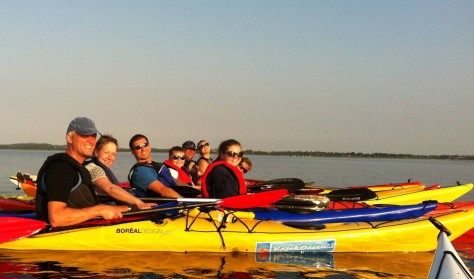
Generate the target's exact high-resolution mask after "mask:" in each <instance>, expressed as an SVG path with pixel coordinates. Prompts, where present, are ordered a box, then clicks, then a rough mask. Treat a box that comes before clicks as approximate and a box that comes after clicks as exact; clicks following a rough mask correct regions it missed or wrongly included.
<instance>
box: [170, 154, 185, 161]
mask: <svg viewBox="0 0 474 279" xmlns="http://www.w3.org/2000/svg"><path fill="white" fill-rule="evenodd" d="M171 158H173V160H178V159H181V160H183V161H184V159H185V157H184V156H178V155H174V156H173V157H171Z"/></svg>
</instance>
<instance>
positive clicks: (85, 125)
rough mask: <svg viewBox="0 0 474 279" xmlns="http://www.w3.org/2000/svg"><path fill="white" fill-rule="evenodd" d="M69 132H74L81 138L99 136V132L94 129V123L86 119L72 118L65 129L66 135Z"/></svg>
mask: <svg viewBox="0 0 474 279" xmlns="http://www.w3.org/2000/svg"><path fill="white" fill-rule="evenodd" d="M71 131H76V132H78V133H79V134H81V135H83V136H87V135H92V134H99V135H100V133H99V131H98V130H97V128H96V127H95V124H94V121H92V120H90V119H89V118H87V117H76V118H74V119H73V120H72V121H71V123H69V126H68V127H67V132H66V134H68V133H69V132H71Z"/></svg>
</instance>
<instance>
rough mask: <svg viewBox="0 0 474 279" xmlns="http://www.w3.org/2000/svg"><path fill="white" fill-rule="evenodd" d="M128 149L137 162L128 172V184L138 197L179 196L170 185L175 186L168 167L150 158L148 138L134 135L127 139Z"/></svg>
mask: <svg viewBox="0 0 474 279" xmlns="http://www.w3.org/2000/svg"><path fill="white" fill-rule="evenodd" d="M128 145H129V147H130V151H131V152H132V155H133V156H134V157H135V159H136V161H137V163H136V164H135V165H133V166H132V168H131V169H130V172H129V174H128V180H129V182H130V185H131V186H132V187H133V188H135V192H136V194H137V196H139V197H156V196H161V197H167V198H181V197H182V196H181V195H180V194H178V193H177V192H176V191H175V190H173V189H172V188H171V187H173V186H177V184H176V182H175V180H174V178H173V177H172V176H171V173H170V171H169V169H168V167H167V166H166V165H164V164H162V163H158V162H155V161H153V160H152V158H151V146H150V144H149V141H148V138H147V137H146V136H144V135H142V134H136V135H134V136H133V137H132V138H131V139H130V141H129V144H128Z"/></svg>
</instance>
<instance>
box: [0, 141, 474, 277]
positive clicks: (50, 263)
mask: <svg viewBox="0 0 474 279" xmlns="http://www.w3.org/2000/svg"><path fill="white" fill-rule="evenodd" d="M53 153H55V152H51V151H12V150H0V193H2V194H7V195H18V194H22V193H21V192H20V191H17V190H15V185H13V184H12V183H11V182H10V181H9V177H10V175H14V174H16V172H17V171H24V172H30V173H33V174H36V173H37V171H38V170H39V168H40V166H41V164H42V163H43V161H44V160H45V159H46V157H47V156H49V155H51V154H53ZM166 157H167V155H166V154H164V153H157V154H153V158H154V159H155V160H156V161H162V160H164V159H165V158H166ZM250 159H251V160H252V163H253V168H252V171H250V172H249V173H248V174H246V177H247V178H252V179H274V178H286V177H296V178H300V179H302V180H304V181H307V182H309V181H311V182H314V184H316V185H320V186H338V187H343V186H349V185H371V184H381V183H389V182H392V183H393V182H404V181H407V180H408V179H411V180H412V181H421V182H423V183H424V184H426V185H433V184H437V183H440V184H441V185H442V186H450V185H455V184H456V182H457V181H459V182H461V183H470V182H474V173H473V170H474V162H473V161H450V160H404V159H346V158H310V157H303V158H302V157H273V156H250ZM133 163H134V158H133V157H132V155H131V154H130V153H119V154H118V159H117V162H116V164H115V165H114V166H113V168H112V169H113V170H114V172H115V173H116V174H117V176H118V178H119V180H121V181H126V180H127V174H128V171H129V169H130V167H131V166H132V165H133ZM460 200H474V193H472V192H471V193H468V194H466V195H465V196H463V197H462V198H461V199H460ZM459 252H460V253H461V255H462V256H463V257H464V258H465V261H466V263H467V264H468V266H470V267H471V269H472V267H474V259H473V256H472V250H466V251H463V250H460V251H459ZM432 257H433V254H432V253H371V254H367V253H363V254H359V253H348V254H346V253H339V254H337V253H336V254H312V255H308V254H306V255H294V254H291V255H284V254H283V255H278V256H271V257H268V258H259V257H256V256H255V255H253V254H237V255H234V254H231V255H227V254H197V253H194V254H193V253H191V254H176V253H123V252H120V253H117V252H114V253H112V252H61V253H55V252H47V251H44V252H35V253H32V252H14V251H10V252H6V251H2V252H0V272H1V273H0V277H2V278H73V277H82V278H96V277H101V278H295V279H296V278H314V277H321V278H385V277H390V278H425V277H426V275H427V273H428V270H429V267H430V264H431V260H432Z"/></svg>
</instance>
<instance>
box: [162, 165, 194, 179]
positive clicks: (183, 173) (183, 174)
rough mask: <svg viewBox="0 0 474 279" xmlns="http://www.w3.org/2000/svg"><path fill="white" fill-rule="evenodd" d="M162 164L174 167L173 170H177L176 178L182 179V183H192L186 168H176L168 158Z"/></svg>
mask: <svg viewBox="0 0 474 279" xmlns="http://www.w3.org/2000/svg"><path fill="white" fill-rule="evenodd" d="M163 164H165V165H166V166H167V167H169V168H172V169H174V170H175V171H177V172H178V179H179V180H181V181H183V182H184V183H186V184H188V185H192V182H193V181H192V179H191V176H190V175H189V173H188V172H186V170H185V169H184V167H183V168H178V167H177V166H176V165H175V164H173V162H171V161H170V160H166V161H164V162H163Z"/></svg>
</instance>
